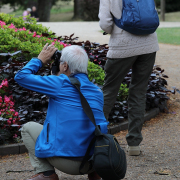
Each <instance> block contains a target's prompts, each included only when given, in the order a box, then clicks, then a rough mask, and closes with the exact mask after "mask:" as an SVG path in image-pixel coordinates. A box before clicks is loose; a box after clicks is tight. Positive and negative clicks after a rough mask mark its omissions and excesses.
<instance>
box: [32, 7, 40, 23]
mask: <svg viewBox="0 0 180 180" xmlns="http://www.w3.org/2000/svg"><path fill="white" fill-rule="evenodd" d="M31 17H33V18H36V20H37V21H39V15H38V13H37V9H36V6H33V7H32V11H31Z"/></svg>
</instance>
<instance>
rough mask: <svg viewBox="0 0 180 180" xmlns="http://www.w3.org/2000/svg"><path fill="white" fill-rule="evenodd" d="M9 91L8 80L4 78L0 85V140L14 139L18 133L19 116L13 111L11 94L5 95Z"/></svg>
mask: <svg viewBox="0 0 180 180" xmlns="http://www.w3.org/2000/svg"><path fill="white" fill-rule="evenodd" d="M9 93H10V92H9V89H8V81H7V79H5V80H3V81H2V83H1V85H0V128H1V132H0V134H1V136H0V139H1V140H0V142H4V141H5V140H7V139H9V138H14V139H16V138H17V137H18V135H17V134H19V132H18V129H19V128H20V123H19V120H20V118H19V115H18V112H17V111H15V108H14V101H13V97H12V95H10V96H7V94H9Z"/></svg>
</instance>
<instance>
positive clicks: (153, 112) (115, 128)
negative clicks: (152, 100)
mask: <svg viewBox="0 0 180 180" xmlns="http://www.w3.org/2000/svg"><path fill="white" fill-rule="evenodd" d="M159 112H160V110H159V108H154V109H152V110H150V111H148V112H146V114H145V116H144V122H145V121H150V120H151V119H152V118H154V117H156V116H157V115H158V114H159ZM127 129H128V121H125V122H123V123H120V124H118V125H115V126H112V127H109V128H108V133H109V134H116V133H118V132H120V131H123V130H127Z"/></svg>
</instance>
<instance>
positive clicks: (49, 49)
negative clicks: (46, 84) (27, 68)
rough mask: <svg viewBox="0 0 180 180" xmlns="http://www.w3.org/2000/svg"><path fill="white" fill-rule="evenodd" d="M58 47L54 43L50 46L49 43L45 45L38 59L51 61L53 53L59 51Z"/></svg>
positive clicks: (44, 62)
mask: <svg viewBox="0 0 180 180" xmlns="http://www.w3.org/2000/svg"><path fill="white" fill-rule="evenodd" d="M57 50H58V49H57V48H55V47H54V46H53V45H50V46H48V43H47V44H46V45H45V46H44V47H43V49H42V51H41V52H40V54H39V56H38V59H40V60H41V61H42V62H43V64H47V63H49V62H50V61H51V58H52V56H53V54H54V53H55V52H56V51H57Z"/></svg>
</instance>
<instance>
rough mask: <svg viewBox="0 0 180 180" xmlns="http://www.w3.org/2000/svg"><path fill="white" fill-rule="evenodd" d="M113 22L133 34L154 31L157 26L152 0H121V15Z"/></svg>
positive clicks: (146, 33) (156, 16) (156, 15)
mask: <svg viewBox="0 0 180 180" xmlns="http://www.w3.org/2000/svg"><path fill="white" fill-rule="evenodd" d="M114 23H115V24H116V25H117V26H118V27H119V28H121V29H123V30H125V31H127V32H129V33H132V34H135V35H148V34H152V33H154V32H155V31H156V29H157V28H158V26H159V17H158V14H157V11H156V8H155V3H154V0H123V11H122V17H121V18H120V19H117V18H115V17H114Z"/></svg>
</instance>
